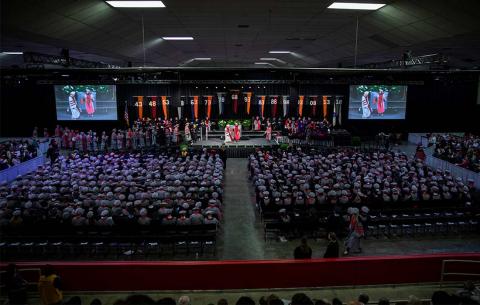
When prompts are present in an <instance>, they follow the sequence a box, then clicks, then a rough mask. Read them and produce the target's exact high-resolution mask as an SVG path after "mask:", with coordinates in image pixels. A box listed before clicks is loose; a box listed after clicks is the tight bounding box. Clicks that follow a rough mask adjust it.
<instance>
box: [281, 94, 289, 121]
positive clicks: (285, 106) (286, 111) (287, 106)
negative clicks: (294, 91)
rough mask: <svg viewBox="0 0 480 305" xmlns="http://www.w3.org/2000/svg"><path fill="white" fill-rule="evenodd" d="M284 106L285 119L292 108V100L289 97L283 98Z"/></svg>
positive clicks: (284, 96)
mask: <svg viewBox="0 0 480 305" xmlns="http://www.w3.org/2000/svg"><path fill="white" fill-rule="evenodd" d="M282 105H283V117H287V116H288V110H289V108H290V99H289V96H288V95H283V96H282Z"/></svg>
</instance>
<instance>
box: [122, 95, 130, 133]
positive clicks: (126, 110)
mask: <svg viewBox="0 0 480 305" xmlns="http://www.w3.org/2000/svg"><path fill="white" fill-rule="evenodd" d="M127 104H128V103H127V101H125V113H124V114H123V118H124V119H125V124H127V127H130V118H129V116H128V105H127Z"/></svg>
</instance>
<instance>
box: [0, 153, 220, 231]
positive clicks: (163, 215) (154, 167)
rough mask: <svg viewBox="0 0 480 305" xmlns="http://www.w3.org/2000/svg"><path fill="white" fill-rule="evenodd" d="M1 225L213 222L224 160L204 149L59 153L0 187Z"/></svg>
mask: <svg viewBox="0 0 480 305" xmlns="http://www.w3.org/2000/svg"><path fill="white" fill-rule="evenodd" d="M0 195H1V199H0V225H2V226H9V227H19V226H34V225H35V226H39V225H42V224H45V225H46V224H64V223H68V224H71V225H72V226H75V227H77V228H81V227H85V226H102V227H112V226H117V225H135V224H138V225H140V226H149V225H152V224H160V225H173V224H177V225H188V224H195V225H199V224H216V223H218V220H220V219H221V217H222V197H223V164H222V161H221V159H220V157H219V155H218V154H217V153H216V152H208V151H207V150H204V151H203V152H201V153H197V154H192V155H189V156H187V157H186V158H180V157H176V156H175V155H168V154H165V153H164V154H161V155H153V154H132V153H117V154H114V153H110V154H106V155H87V154H86V155H79V154H76V153H73V154H71V155H70V156H68V157H63V156H62V157H60V158H59V161H58V162H57V163H54V164H47V165H45V166H43V167H41V168H39V169H38V170H37V171H35V172H33V173H30V174H27V175H25V176H22V177H20V178H18V179H17V180H15V181H14V182H12V183H11V184H10V185H7V184H5V183H4V184H2V185H0Z"/></svg>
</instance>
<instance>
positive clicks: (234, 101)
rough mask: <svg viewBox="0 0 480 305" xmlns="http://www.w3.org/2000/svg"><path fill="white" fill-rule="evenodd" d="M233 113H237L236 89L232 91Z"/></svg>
mask: <svg viewBox="0 0 480 305" xmlns="http://www.w3.org/2000/svg"><path fill="white" fill-rule="evenodd" d="M232 102H233V103H232V104H233V113H235V114H237V113H238V91H236V90H233V91H232Z"/></svg>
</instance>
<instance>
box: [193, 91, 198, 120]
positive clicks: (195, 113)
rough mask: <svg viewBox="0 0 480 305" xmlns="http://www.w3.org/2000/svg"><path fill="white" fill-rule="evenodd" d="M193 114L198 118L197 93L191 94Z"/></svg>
mask: <svg viewBox="0 0 480 305" xmlns="http://www.w3.org/2000/svg"><path fill="white" fill-rule="evenodd" d="M193 115H194V117H195V120H198V95H194V96H193Z"/></svg>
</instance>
